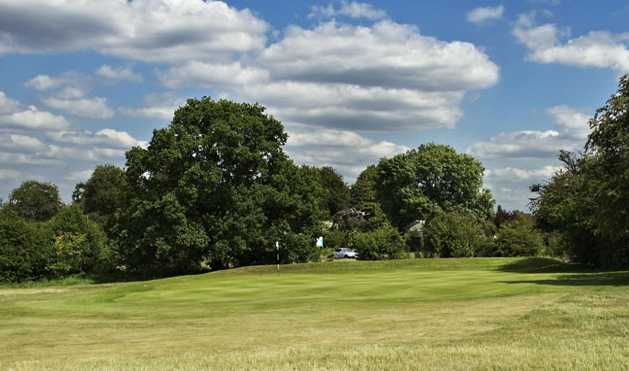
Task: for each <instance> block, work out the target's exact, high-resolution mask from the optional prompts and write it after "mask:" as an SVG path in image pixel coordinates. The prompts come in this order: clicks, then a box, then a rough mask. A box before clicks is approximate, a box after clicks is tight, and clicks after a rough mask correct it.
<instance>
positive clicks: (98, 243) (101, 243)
mask: <svg viewBox="0 0 629 371" xmlns="http://www.w3.org/2000/svg"><path fill="white" fill-rule="evenodd" d="M46 227H47V229H48V230H49V233H50V236H51V239H52V240H53V243H52V245H53V261H52V262H51V264H50V266H49V270H50V271H51V272H53V273H55V274H56V275H67V274H72V273H96V272H103V271H109V270H111V269H113V268H112V267H113V261H112V256H111V250H110V248H109V245H108V241H107V237H106V236H105V233H104V232H103V230H102V227H101V226H100V225H99V224H97V223H96V222H94V221H92V220H90V218H89V217H88V216H87V215H85V214H83V211H82V210H81V207H80V206H79V205H72V206H66V207H65V208H63V209H62V210H61V211H60V212H59V213H58V214H57V215H55V216H54V217H53V218H52V219H50V221H48V223H46Z"/></svg>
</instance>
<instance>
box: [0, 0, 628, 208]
mask: <svg viewBox="0 0 629 371" xmlns="http://www.w3.org/2000/svg"><path fill="white" fill-rule="evenodd" d="M278 4H279V3H278V2H270V1H244V0H242V1H229V2H218V1H206V2H203V1H201V0H133V1H131V2H127V1H125V0H111V1H96V0H94V1H87V0H80V1H70V0H55V1H50V2H45V3H44V2H41V1H35V0H0V197H2V198H6V197H7V196H8V193H9V192H10V190H11V189H13V188H14V187H16V186H17V185H19V183H20V182H21V181H23V180H26V179H37V180H43V181H52V182H54V183H55V184H57V185H58V186H59V187H60V190H61V192H62V194H63V196H64V198H65V199H66V200H69V196H70V194H71V192H72V189H73V187H74V184H76V183H77V182H79V181H82V180H85V179H86V178H87V177H89V174H90V171H91V169H93V168H94V166H96V165H97V164H100V163H115V164H119V165H124V152H125V150H127V149H128V148H129V147H130V146H134V145H142V146H143V145H146V142H147V141H148V140H150V137H151V133H152V130H153V129H155V128H159V127H163V126H165V125H167V124H168V122H169V119H170V117H171V115H172V111H173V110H174V109H175V108H176V107H177V106H178V105H180V104H182V103H183V102H185V99H186V98H188V97H200V96H204V95H207V96H212V97H226V98H230V99H235V100H244V101H251V102H255V101H257V102H259V103H261V104H264V105H265V106H267V107H268V109H269V112H271V113H272V114H274V115H275V116H277V117H278V118H279V119H281V120H282V121H283V122H284V124H285V126H286V129H287V131H288V133H289V135H290V139H289V142H288V144H287V147H286V150H287V151H288V152H289V153H290V155H291V156H292V157H293V158H294V159H295V160H296V161H297V162H299V163H307V164H313V165H331V166H334V167H335V168H337V169H338V170H339V171H340V172H341V173H342V174H343V175H344V177H345V179H346V180H347V181H348V182H349V183H351V182H352V181H353V180H354V178H355V177H356V176H357V175H358V173H359V172H360V171H361V169H363V168H364V167H365V166H366V165H368V164H371V163H375V162H377V161H378V159H379V158H381V157H389V156H393V155H395V154H397V153H400V152H403V151H405V150H407V149H409V148H412V147H416V146H418V145H419V144H421V143H425V142H429V141H434V142H438V143H444V144H449V145H452V146H454V147H455V148H456V149H457V150H459V151H461V152H466V153H469V154H472V155H474V156H475V157H477V158H479V159H480V160H481V161H482V162H483V164H484V165H485V167H486V169H487V171H486V175H485V182H486V186H487V187H489V188H490V189H491V190H492V191H493V193H494V196H495V198H496V200H497V202H498V203H499V204H502V205H504V206H506V207H507V208H519V209H525V208H526V205H527V200H528V197H529V196H531V194H530V193H529V192H528V185H530V184H533V183H537V182H542V181H544V179H547V178H548V177H549V176H550V175H552V174H553V172H554V171H556V170H557V166H558V164H557V161H556V156H557V153H558V151H559V150H560V149H567V150H578V149H580V148H581V147H582V145H583V143H584V141H585V138H586V136H587V132H588V128H587V120H588V118H589V117H590V116H591V115H592V114H593V113H594V110H595V109H596V108H597V107H600V106H601V105H602V104H603V103H604V102H605V100H606V99H607V97H608V96H609V95H610V94H612V93H613V92H614V91H615V88H616V83H617V80H618V77H619V76H620V75H621V74H623V73H627V72H629V29H627V22H626V19H627V17H628V16H629V2H626V1H624V2H623V1H598V2H596V4H595V5H594V4H593V3H591V2H585V1H569V0H563V1H559V0H528V1H495V2H485V1H479V2H476V1H432V2H416V1H397V2H396V1H372V2H353V1H332V2H310V1H291V2H283V3H282V4H281V6H279V5H278Z"/></svg>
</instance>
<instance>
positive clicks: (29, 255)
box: [0, 208, 52, 282]
mask: <svg viewBox="0 0 629 371" xmlns="http://www.w3.org/2000/svg"><path fill="white" fill-rule="evenodd" d="M51 258H52V243H51V241H50V239H48V238H47V236H46V233H45V229H44V228H42V225H41V224H39V223H33V222H29V221H27V220H24V219H22V218H20V217H19V216H17V215H16V214H15V213H13V212H12V211H10V210H7V209H6V208H4V209H3V210H1V211H0V281H9V282H19V281H26V280H35V279H39V278H42V277H44V276H46V275H47V274H48V270H47V265H48V263H49V261H50V259H51Z"/></svg>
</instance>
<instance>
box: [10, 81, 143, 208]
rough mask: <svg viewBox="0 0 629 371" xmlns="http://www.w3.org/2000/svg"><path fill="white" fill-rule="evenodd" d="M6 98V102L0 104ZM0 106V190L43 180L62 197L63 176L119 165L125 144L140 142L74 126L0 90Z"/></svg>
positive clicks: (66, 185) (68, 180)
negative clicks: (22, 182) (58, 191)
mask: <svg viewBox="0 0 629 371" xmlns="http://www.w3.org/2000/svg"><path fill="white" fill-rule="evenodd" d="M6 101H10V102H11V103H10V104H6V103H3V102H6ZM7 107H8V108H7ZM0 109H2V110H4V111H1V112H2V113H0V169H1V170H0V173H2V174H4V176H5V178H3V182H1V183H0V192H2V194H8V193H9V191H10V190H11V189H12V188H14V187H16V186H17V185H18V184H19V182H21V181H24V180H27V179H45V180H48V181H53V182H55V183H56V184H58V185H59V186H60V188H61V190H62V193H63V194H64V195H65V196H66V197H67V196H69V194H70V193H71V191H72V188H73V187H74V183H73V181H72V179H74V178H73V177H71V176H70V177H69V176H68V174H71V173H75V172H85V171H87V170H90V169H93V168H94V167H95V166H96V165H98V164H101V163H117V164H121V163H122V162H123V159H124V153H125V151H126V150H128V149H129V148H130V147H133V146H146V142H143V141H140V140H137V139H135V138H133V137H132V136H131V135H129V133H127V132H125V131H120V130H115V129H111V128H106V129H102V130H99V131H96V132H92V131H89V130H83V129H79V128H77V127H74V126H73V125H71V124H70V123H69V122H68V121H67V120H66V119H65V118H64V117H63V116H58V115H54V114H52V113H50V112H46V111H41V110H39V109H38V108H37V107H34V106H28V107H23V105H22V104H20V102H18V101H15V100H12V99H11V98H9V97H8V96H7V95H6V94H5V93H3V92H0ZM1 177H2V175H1V174H0V178H1ZM7 177H8V178H7Z"/></svg>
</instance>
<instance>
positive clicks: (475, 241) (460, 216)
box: [421, 211, 493, 258]
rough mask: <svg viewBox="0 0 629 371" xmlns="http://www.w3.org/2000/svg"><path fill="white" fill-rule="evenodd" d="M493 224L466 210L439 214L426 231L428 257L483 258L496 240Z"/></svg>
mask: <svg viewBox="0 0 629 371" xmlns="http://www.w3.org/2000/svg"><path fill="white" fill-rule="evenodd" d="M492 232H493V225H492V224H491V223H489V222H487V221H486V220H484V219H480V218H478V217H477V216H475V215H473V214H471V213H469V212H462V211H454V212H439V213H437V214H435V215H434V216H433V217H432V218H430V219H429V220H428V222H427V223H426V225H425V226H424V228H423V231H422V233H423V240H424V245H423V246H422V247H421V252H422V254H423V255H424V256H425V257H442V258H450V257H469V256H475V255H482V252H483V251H485V250H486V249H487V245H488V244H490V243H491V242H490V241H491V238H492V237H493V236H492V235H493V233H492Z"/></svg>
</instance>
